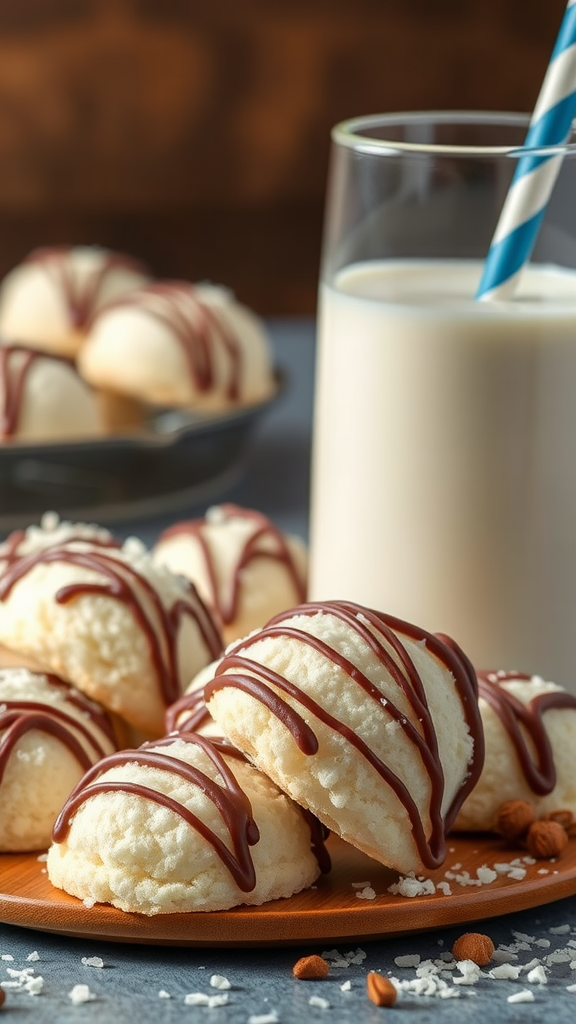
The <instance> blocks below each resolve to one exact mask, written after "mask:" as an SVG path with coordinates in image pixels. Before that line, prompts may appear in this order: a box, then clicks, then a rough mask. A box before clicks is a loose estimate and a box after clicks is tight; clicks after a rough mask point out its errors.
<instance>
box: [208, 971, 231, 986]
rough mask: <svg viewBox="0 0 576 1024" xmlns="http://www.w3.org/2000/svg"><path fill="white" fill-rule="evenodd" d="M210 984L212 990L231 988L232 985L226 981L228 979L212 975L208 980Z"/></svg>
mask: <svg viewBox="0 0 576 1024" xmlns="http://www.w3.org/2000/svg"><path fill="white" fill-rule="evenodd" d="M210 984H211V986H212V988H220V989H225V988H232V985H231V984H230V982H229V981H228V978H225V977H224V975H223V974H213V975H212V977H211V978H210Z"/></svg>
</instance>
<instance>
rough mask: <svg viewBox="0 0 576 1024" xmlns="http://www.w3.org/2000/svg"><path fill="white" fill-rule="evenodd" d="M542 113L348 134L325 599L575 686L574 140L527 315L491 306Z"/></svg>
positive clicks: (315, 580)
mask: <svg viewBox="0 0 576 1024" xmlns="http://www.w3.org/2000/svg"><path fill="white" fill-rule="evenodd" d="M527 124H528V118H526V117H523V116H521V115H513V114H483V113H411V114H395V115H387V116H375V117H364V118H357V119H355V120H352V121H348V122H346V123H343V124H340V125H338V126H337V127H336V128H335V129H334V131H333V142H332V153H331V163H330V174H329V184H328V195H327V206H326V215H325V237H324V251H323V259H322V272H321V282H320V295H319V340H318V344H319V349H318V361H317V371H316V374H317V376H316V397H315V413H314V440H313V463H312V466H313V469H312V508H311V586H310V596H311V598H312V599H313V600H322V599H347V600H352V601H357V602H359V603H362V604H365V605H368V606H369V607H372V608H376V609H379V610H382V611H385V612H388V613H391V614H394V615H397V616H398V617H400V618H403V619H407V620H408V621H411V622H414V623H416V624H417V625H420V626H423V627H425V628H427V629H429V630H431V631H433V632H437V631H439V632H444V633H448V634H449V635H451V636H452V637H453V638H454V639H455V640H456V641H457V642H458V643H459V644H460V646H461V647H462V648H463V649H464V651H465V652H466V653H467V654H468V656H469V657H470V658H471V659H472V661H473V662H474V664H475V665H476V666H477V667H478V668H495V669H498V668H504V669H518V670H521V671H525V672H529V673H533V674H538V675H542V676H544V677H545V678H547V679H552V680H554V681H555V682H558V683H561V684H563V685H564V686H566V687H568V688H569V689H573V690H575V691H576V145H574V143H572V142H571V143H570V144H569V145H567V146H566V147H565V149H564V159H563V162H562V168H561V171H560V175H559V178H558V181H557V184H556V186H555V189H554V193H553V196H552V199H551V202H550V204H549V206H548V209H547V212H546V216H545V219H544V222H543V224H542V228H541V230H540V233H539V236H538V241H537V244H536V247H535V250H534V252H533V254H532V257H531V261H530V263H529V264H528V265H527V266H526V267H525V269H524V270H523V272H522V273H521V277H520V281H519V285H518V288H517V290H516V293H515V296H514V298H513V299H510V300H507V301H499V302H477V301H475V300H474V295H475V292H476V287H477V285H478V282H479V280H480V275H481V270H482V266H483V261H484V258H485V255H486V253H487V251H488V248H489V246H490V241H491V238H492V234H493V232H494V228H495V226H496V222H497V219H498V215H499V212H500V209H501V207H502V203H503V201H504V198H505V196H506V193H507V190H508V187H509V183H510V180H511V178H512V175H513V173H514V168H515V165H516V162H517V160H518V159H519V156H520V154H519V152H518V147H520V146H521V145H522V142H523V139H524V137H525V134H526V129H527Z"/></svg>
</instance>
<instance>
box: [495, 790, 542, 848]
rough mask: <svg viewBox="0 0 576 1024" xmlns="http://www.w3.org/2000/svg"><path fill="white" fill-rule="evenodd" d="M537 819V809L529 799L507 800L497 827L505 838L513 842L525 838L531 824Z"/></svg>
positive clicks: (499, 815) (501, 808) (500, 811)
mask: <svg viewBox="0 0 576 1024" xmlns="http://www.w3.org/2000/svg"><path fill="white" fill-rule="evenodd" d="M533 821H536V811H535V810H534V808H533V806H532V804H529V803H528V801H527V800H507V801H506V803H504V804H502V806H501V807H500V810H499V811H498V818H497V819H496V828H497V830H498V832H499V833H500V835H501V836H504V839H508V840H510V841H511V842H513V841H514V840H516V839H523V838H524V836H525V835H526V833H527V831H528V829H529V828H530V825H531V824H532V822H533Z"/></svg>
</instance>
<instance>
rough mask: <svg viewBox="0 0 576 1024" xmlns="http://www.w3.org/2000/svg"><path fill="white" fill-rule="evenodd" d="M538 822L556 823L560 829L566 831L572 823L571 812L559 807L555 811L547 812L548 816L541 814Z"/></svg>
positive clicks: (572, 816)
mask: <svg viewBox="0 0 576 1024" xmlns="http://www.w3.org/2000/svg"><path fill="white" fill-rule="evenodd" d="M540 821H557V822H558V824H559V825H562V828H565V829H566V831H568V829H569V828H570V826H571V825H572V824H573V823H574V815H573V814H572V811H569V810H567V809H565V808H563V807H561V808H559V809H558V810H557V811H548V814H543V815H542V817H541V819H540Z"/></svg>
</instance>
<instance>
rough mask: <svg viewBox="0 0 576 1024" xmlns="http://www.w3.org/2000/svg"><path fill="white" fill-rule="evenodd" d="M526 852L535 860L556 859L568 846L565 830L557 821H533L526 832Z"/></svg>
mask: <svg viewBox="0 0 576 1024" xmlns="http://www.w3.org/2000/svg"><path fill="white" fill-rule="evenodd" d="M526 844H527V846H528V852H529V853H530V854H531V856H532V857H536V859H537V860H547V859H549V858H550V857H558V856H559V855H560V854H561V853H562V851H563V850H565V849H566V847H567V846H568V836H567V835H566V830H565V829H564V828H562V825H559V824H558V822H557V821H535V822H534V823H533V824H532V825H531V826H530V828H529V830H528V837H527V840H526Z"/></svg>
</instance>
